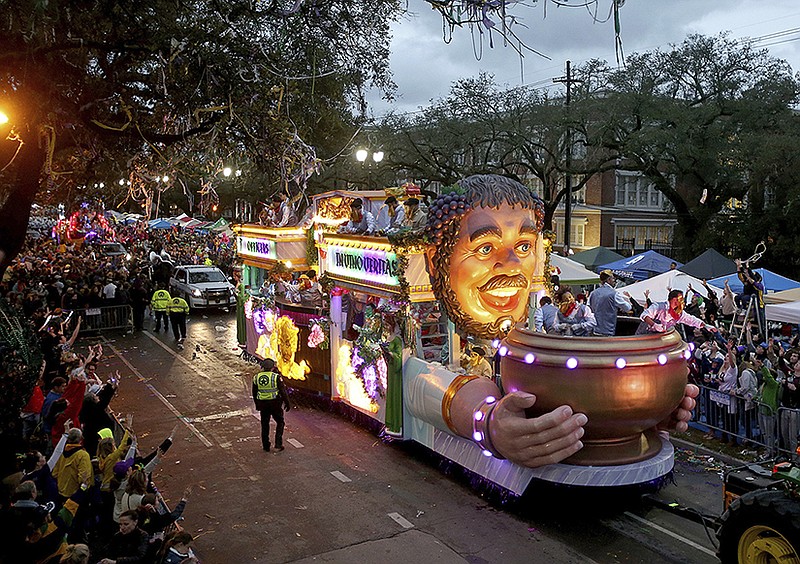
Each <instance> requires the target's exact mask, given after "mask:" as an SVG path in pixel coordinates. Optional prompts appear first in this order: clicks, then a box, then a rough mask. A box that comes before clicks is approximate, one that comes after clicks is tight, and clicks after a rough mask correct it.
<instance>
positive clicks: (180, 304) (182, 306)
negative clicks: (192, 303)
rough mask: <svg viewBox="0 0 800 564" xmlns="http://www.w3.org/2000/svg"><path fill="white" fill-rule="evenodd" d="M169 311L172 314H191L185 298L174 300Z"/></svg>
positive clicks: (170, 303)
mask: <svg viewBox="0 0 800 564" xmlns="http://www.w3.org/2000/svg"><path fill="white" fill-rule="evenodd" d="M167 309H168V310H169V312H170V313H189V304H187V303H186V300H184V299H183V298H172V301H171V302H169V307H168V308H167Z"/></svg>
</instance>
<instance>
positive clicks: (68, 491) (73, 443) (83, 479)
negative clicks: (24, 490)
mask: <svg viewBox="0 0 800 564" xmlns="http://www.w3.org/2000/svg"><path fill="white" fill-rule="evenodd" d="M82 440H83V433H82V432H81V430H80V429H75V428H73V429H70V430H69V433H67V444H66V446H64V454H63V455H62V456H61V458H59V459H58V462H56V465H55V467H53V477H54V478H55V479H56V482H57V483H58V495H60V496H61V498H62V501H66V500H67V499H69V498H70V497H72V496H73V495H74V494H75V492H77V491H78V489H79V488H80V487H81V484H91V483H92V482H93V481H94V470H92V459H91V457H90V456H89V453H88V452H86V449H85V448H83V445H82V444H81V441H82Z"/></svg>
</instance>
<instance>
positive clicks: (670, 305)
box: [636, 290, 717, 335]
mask: <svg viewBox="0 0 800 564" xmlns="http://www.w3.org/2000/svg"><path fill="white" fill-rule="evenodd" d="M639 318H640V319H641V320H642V323H640V324H639V328H638V329H636V334H637V335H643V334H645V333H666V332H667V331H669V330H670V329H672V328H673V327H675V325H677V324H678V323H683V324H684V325H689V326H690V327H699V328H701V329H705V330H706V331H712V332H716V331H717V328H716V327H714V326H713V325H708V324H707V323H706V322H705V321H703V320H702V319H699V318H697V317H695V316H694V315H690V314H688V313H686V312H685V311H683V290H671V291H670V293H669V294H668V295H667V301H666V302H659V303H654V304H653V305H651V306H650V307H648V308H647V309H646V310H644V311H643V312H642V315H640V316H639Z"/></svg>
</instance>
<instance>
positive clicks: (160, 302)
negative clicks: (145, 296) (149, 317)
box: [150, 290, 172, 311]
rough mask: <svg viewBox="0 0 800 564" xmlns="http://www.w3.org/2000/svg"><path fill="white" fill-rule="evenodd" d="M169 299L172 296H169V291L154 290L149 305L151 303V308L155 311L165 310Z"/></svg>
mask: <svg viewBox="0 0 800 564" xmlns="http://www.w3.org/2000/svg"><path fill="white" fill-rule="evenodd" d="M171 299H172V296H170V295H169V292H167V291H166V290H156V292H155V294H153V299H152V301H151V302H150V305H152V306H153V309H154V310H156V311H166V310H167V308H168V307H169V302H170V300H171Z"/></svg>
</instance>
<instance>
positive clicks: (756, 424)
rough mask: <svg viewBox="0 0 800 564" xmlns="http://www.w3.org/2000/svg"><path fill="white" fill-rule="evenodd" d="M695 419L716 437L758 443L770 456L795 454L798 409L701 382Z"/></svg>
mask: <svg viewBox="0 0 800 564" xmlns="http://www.w3.org/2000/svg"><path fill="white" fill-rule="evenodd" d="M694 420H695V421H697V422H698V423H700V424H701V425H704V426H705V427H707V428H709V429H710V430H711V431H712V432H713V433H714V436H715V438H718V439H720V440H722V441H725V442H728V441H730V442H733V443H734V444H741V445H745V446H750V447H754V446H760V447H763V448H764V449H765V453H764V454H765V455H766V456H768V457H770V458H775V457H778V456H782V457H785V458H792V457H797V452H796V451H797V445H798V434H800V409H790V408H787V407H780V408H779V409H778V410H777V412H776V411H775V410H773V409H772V408H771V407H770V406H768V405H766V404H764V403H762V402H760V401H758V400H755V399H752V400H748V399H747V398H744V397H741V396H737V395H730V394H728V393H727V392H720V391H719V390H718V389H716V388H710V387H707V386H700V395H699V397H698V398H697V412H696V413H695V417H694Z"/></svg>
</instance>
